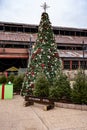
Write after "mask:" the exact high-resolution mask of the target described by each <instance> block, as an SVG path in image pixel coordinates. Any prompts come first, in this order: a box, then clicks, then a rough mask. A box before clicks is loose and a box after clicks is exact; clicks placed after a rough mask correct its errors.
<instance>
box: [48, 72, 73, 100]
mask: <svg viewBox="0 0 87 130" xmlns="http://www.w3.org/2000/svg"><path fill="white" fill-rule="evenodd" d="M49 95H50V98H53V99H56V100H61V99H64V100H70V97H71V88H70V82H69V80H68V78H67V76H66V75H65V74H63V73H62V72H58V73H57V76H56V77H55V79H54V82H53V86H52V87H51V88H50V92H49Z"/></svg>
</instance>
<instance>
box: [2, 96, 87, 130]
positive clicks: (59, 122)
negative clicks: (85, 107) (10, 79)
mask: <svg viewBox="0 0 87 130" xmlns="http://www.w3.org/2000/svg"><path fill="white" fill-rule="evenodd" d="M42 107H43V106H42V105H37V104H35V105H34V106H30V107H24V106H23V98H22V97H21V96H14V99H12V100H0V130H87V111H81V110H73V109H64V108H58V107H55V108H54V109H52V110H50V111H43V109H42Z"/></svg>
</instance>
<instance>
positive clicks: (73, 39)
mask: <svg viewBox="0 0 87 130" xmlns="http://www.w3.org/2000/svg"><path fill="white" fill-rule="evenodd" d="M30 35H31V34H29V33H21V32H16V33H15V32H0V40H6V41H23V42H25V41H27V42H28V41H30ZM36 39H37V33H36V34H35V33H34V34H32V41H33V42H35V41H36ZM55 40H56V43H68V44H82V42H83V40H84V43H85V44H87V37H80V36H78V37H77V36H62V35H55Z"/></svg>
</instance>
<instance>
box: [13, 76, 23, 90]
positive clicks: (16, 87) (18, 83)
mask: <svg viewBox="0 0 87 130" xmlns="http://www.w3.org/2000/svg"><path fill="white" fill-rule="evenodd" d="M22 82H23V76H21V75H19V76H16V77H15V78H14V81H13V90H14V92H18V93H19V92H20V90H21V88H22Z"/></svg>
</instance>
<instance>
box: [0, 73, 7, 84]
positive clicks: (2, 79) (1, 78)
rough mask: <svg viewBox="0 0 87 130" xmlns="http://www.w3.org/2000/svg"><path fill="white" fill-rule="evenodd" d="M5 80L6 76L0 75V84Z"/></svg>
mask: <svg viewBox="0 0 87 130" xmlns="http://www.w3.org/2000/svg"><path fill="white" fill-rule="evenodd" d="M6 82H7V78H6V76H5V75H2V76H0V84H3V83H6Z"/></svg>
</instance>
